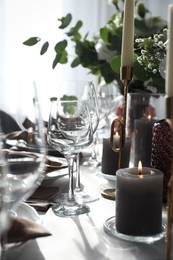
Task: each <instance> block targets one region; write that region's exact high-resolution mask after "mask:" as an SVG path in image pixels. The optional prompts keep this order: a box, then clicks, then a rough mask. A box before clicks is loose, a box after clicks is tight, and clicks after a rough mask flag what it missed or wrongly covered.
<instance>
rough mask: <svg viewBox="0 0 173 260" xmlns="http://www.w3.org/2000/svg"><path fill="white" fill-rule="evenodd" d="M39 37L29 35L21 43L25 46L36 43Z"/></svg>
mask: <svg viewBox="0 0 173 260" xmlns="http://www.w3.org/2000/svg"><path fill="white" fill-rule="evenodd" d="M40 40H41V39H40V38H39V37H31V38H29V39H28V40H26V41H24V42H23V44H24V45H27V46H33V45H35V44H37V43H38V42H40Z"/></svg>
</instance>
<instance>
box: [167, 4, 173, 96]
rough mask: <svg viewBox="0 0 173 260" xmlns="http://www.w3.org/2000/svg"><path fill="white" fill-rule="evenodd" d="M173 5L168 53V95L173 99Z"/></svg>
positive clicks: (170, 16) (169, 25) (169, 19)
mask: <svg viewBox="0 0 173 260" xmlns="http://www.w3.org/2000/svg"><path fill="white" fill-rule="evenodd" d="M172 70H173V4H171V5H169V8H168V51H167V65H166V94H167V96H168V97H173V73H172Z"/></svg>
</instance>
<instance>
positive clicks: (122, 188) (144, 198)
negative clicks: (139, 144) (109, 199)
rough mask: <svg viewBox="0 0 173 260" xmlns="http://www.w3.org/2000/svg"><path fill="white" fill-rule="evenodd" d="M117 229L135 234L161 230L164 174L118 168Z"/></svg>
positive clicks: (120, 231) (141, 234)
mask: <svg viewBox="0 0 173 260" xmlns="http://www.w3.org/2000/svg"><path fill="white" fill-rule="evenodd" d="M116 176H117V186H116V187H117V189H116V212H115V215H116V223H115V224H116V229H117V231H118V232H119V233H122V234H126V235H132V236H148V235H154V234H158V233H160V232H161V231H162V190H163V174H162V172H160V171H159V170H157V169H152V168H143V170H142V174H141V175H139V174H138V169H137V168H131V169H130V168H125V169H119V170H118V171H117V173H116Z"/></svg>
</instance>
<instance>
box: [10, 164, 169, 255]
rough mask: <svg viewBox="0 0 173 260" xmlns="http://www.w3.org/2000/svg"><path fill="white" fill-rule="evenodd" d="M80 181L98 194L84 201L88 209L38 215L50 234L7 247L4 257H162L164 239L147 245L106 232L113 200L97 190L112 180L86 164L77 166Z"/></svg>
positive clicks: (113, 209) (91, 191) (92, 192)
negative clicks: (72, 214)
mask: <svg viewBox="0 0 173 260" xmlns="http://www.w3.org/2000/svg"><path fill="white" fill-rule="evenodd" d="M63 178H64V177H63ZM81 181H82V182H83V184H84V185H85V189H86V191H87V192H89V193H91V194H93V195H97V196H99V200H97V201H95V202H92V203H89V204H88V205H89V207H90V213H89V214H84V215H80V216H77V217H73V218H61V217H57V216H55V215H54V213H53V212H52V210H51V209H49V210H48V212H47V213H46V214H45V215H44V216H42V217H43V226H45V227H46V228H47V229H48V230H49V231H50V232H51V233H52V236H50V237H45V238H39V239H36V240H32V241H30V242H27V243H26V244H24V245H22V246H20V247H18V248H15V249H14V250H11V251H10V252H8V254H7V260H13V259H16V260H24V259H25V260H43V259H46V260H58V259H60V260H83V259H86V260H101V259H102V260H103V259H104V260H114V259H116V260H126V259H127V260H163V259H165V251H166V249H165V239H162V240H160V241H158V242H155V243H154V244H151V245H147V244H141V243H134V242H127V241H124V240H121V239H118V238H115V237H111V236H110V235H108V234H106V233H105V232H104V230H103V224H104V222H105V221H106V220H107V219H108V218H109V217H112V216H114V215H115V201H111V200H107V199H104V198H102V197H101V195H100V192H101V190H102V189H105V188H109V187H113V186H114V185H115V183H114V182H113V181H112V182H110V181H108V180H105V179H104V178H101V177H100V176H98V175H97V174H96V170H95V169H91V168H87V167H82V168H81ZM58 182H59V180H58Z"/></svg>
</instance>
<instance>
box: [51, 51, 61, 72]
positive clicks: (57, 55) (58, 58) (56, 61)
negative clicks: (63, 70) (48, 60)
mask: <svg viewBox="0 0 173 260" xmlns="http://www.w3.org/2000/svg"><path fill="white" fill-rule="evenodd" d="M60 60H61V54H56V56H55V59H54V61H53V64H52V68H53V69H54V68H55V67H56V65H57V64H58V63H60Z"/></svg>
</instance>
